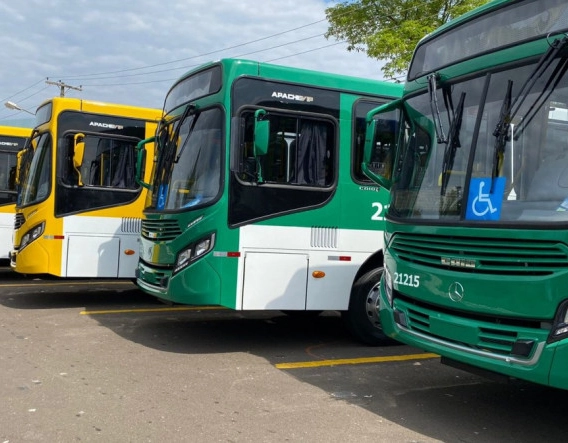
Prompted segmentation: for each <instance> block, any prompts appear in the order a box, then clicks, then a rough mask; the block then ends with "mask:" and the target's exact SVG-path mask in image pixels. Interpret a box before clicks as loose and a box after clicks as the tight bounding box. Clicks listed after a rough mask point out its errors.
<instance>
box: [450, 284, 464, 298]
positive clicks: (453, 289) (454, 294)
mask: <svg viewBox="0 0 568 443" xmlns="http://www.w3.org/2000/svg"><path fill="white" fill-rule="evenodd" d="M464 294H465V291H464V289H463V286H462V284H461V283H458V282H457V281H455V282H453V283H452V284H451V285H450V287H449V288H448V295H449V296H450V298H451V299H452V301H456V302H458V301H462V299H463V296H464Z"/></svg>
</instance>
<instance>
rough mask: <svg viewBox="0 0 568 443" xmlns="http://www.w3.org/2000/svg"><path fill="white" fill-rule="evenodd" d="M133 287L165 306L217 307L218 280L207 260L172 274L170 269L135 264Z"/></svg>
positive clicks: (219, 290)
mask: <svg viewBox="0 0 568 443" xmlns="http://www.w3.org/2000/svg"><path fill="white" fill-rule="evenodd" d="M136 284H137V285H138V286H139V287H140V289H142V290H143V291H144V292H147V293H148V294H150V295H153V296H154V297H157V298H159V299H161V300H163V301H166V302H169V303H180V304H186V305H218V304H220V297H221V279H220V277H219V275H218V274H217V272H216V271H215V270H214V269H213V268H212V267H211V266H210V265H209V263H208V262H207V260H203V259H202V260H198V261H197V262H195V263H193V264H192V265H191V266H189V267H187V268H185V269H183V270H181V271H180V272H178V273H176V274H174V273H173V272H172V270H171V269H170V268H167V269H165V268H157V267H156V268H154V267H152V266H151V265H148V264H146V263H144V262H139V263H138V268H137V269H136Z"/></svg>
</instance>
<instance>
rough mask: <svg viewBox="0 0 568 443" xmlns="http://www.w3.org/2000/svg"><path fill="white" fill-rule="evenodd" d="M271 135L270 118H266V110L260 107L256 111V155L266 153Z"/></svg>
mask: <svg viewBox="0 0 568 443" xmlns="http://www.w3.org/2000/svg"><path fill="white" fill-rule="evenodd" d="M269 137H270V120H268V118H266V111H265V110H264V109H258V110H257V111H256V112H255V113H254V156H255V157H257V158H258V157H259V156H262V155H266V153H267V152H268V140H269Z"/></svg>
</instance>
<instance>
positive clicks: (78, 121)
mask: <svg viewBox="0 0 568 443" xmlns="http://www.w3.org/2000/svg"><path fill="white" fill-rule="evenodd" d="M161 115H162V112H161V111H160V110H157V109H147V108H139V107H133V106H126V105H119V104H111V103H101V102H94V101H86V100H80V99H76V98H68V97H57V98H53V99H50V100H47V101H45V102H44V103H42V104H41V105H40V106H39V107H38V109H37V112H36V127H35V128H34V129H33V132H32V134H31V137H30V142H29V143H28V144H27V145H26V147H25V148H24V150H23V154H22V158H21V162H20V169H19V176H20V190H19V192H18V198H17V203H16V216H15V223H14V244H13V250H12V251H11V253H10V265H11V267H12V269H13V270H15V271H16V272H19V273H22V274H32V275H37V274H49V275H53V276H57V277H102V278H134V272H135V269H136V266H137V263H138V249H139V247H138V242H139V234H140V225H141V222H140V217H141V215H142V209H143V205H144V199H145V197H146V191H145V189H144V188H143V187H141V186H140V185H139V184H138V183H137V181H136V152H135V150H136V145H137V143H138V142H139V141H140V140H143V139H145V138H147V137H150V136H152V135H154V133H155V131H156V127H157V124H158V122H159V120H160V118H161ZM152 162H153V146H152V147H151V148H150V151H148V153H147V156H146V158H145V159H144V165H143V169H144V170H143V171H142V173H143V175H144V176H145V177H146V178H147V179H148V180H149V179H150V174H151V164H152Z"/></svg>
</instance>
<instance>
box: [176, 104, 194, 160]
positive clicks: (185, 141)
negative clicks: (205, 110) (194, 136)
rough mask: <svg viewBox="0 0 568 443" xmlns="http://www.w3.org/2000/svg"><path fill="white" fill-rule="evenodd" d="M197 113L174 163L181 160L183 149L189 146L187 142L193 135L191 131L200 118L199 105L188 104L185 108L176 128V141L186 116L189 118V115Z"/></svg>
mask: <svg viewBox="0 0 568 443" xmlns="http://www.w3.org/2000/svg"><path fill="white" fill-rule="evenodd" d="M192 113H195V115H194V116H193V120H192V121H191V126H190V127H189V131H188V132H187V135H186V136H185V140H184V141H183V144H182V145H181V146H180V148H179V151H178V154H177V155H176V159H175V160H174V163H177V162H179V159H180V158H181V155H182V154H183V151H184V150H185V147H186V146H187V142H188V140H189V137H190V136H191V133H192V132H193V129H194V128H195V124H196V123H197V119H198V118H199V114H198V113H197V106H195V105H188V107H187V108H186V109H185V111H184V113H183V116H182V118H181V120H180V122H179V125H178V126H177V128H176V132H175V134H174V141H175V140H177V138H178V137H179V131H180V128H181V125H182V124H183V121H184V120H185V118H187V116H188V115H190V114H192Z"/></svg>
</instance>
